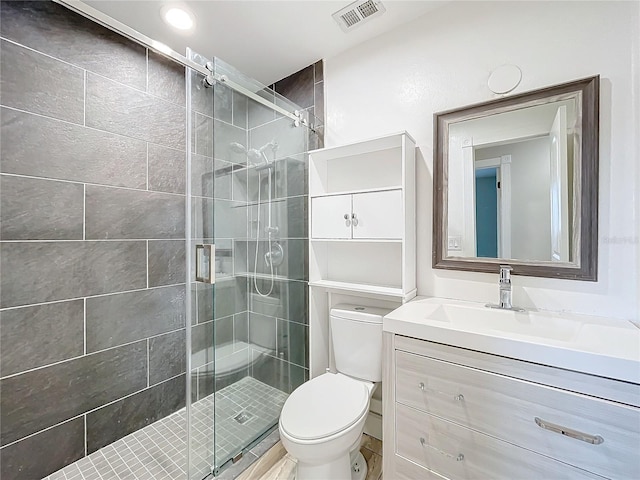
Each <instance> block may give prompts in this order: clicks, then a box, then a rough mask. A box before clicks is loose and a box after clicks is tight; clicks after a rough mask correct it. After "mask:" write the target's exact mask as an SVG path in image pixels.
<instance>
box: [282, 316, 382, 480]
mask: <svg viewBox="0 0 640 480" xmlns="http://www.w3.org/2000/svg"><path fill="white" fill-rule="evenodd" d="M387 313H389V310H386V309H382V308H372V307H364V306H360V305H346V304H344V305H337V306H336V307H334V308H333V309H331V314H330V324H331V338H332V343H333V347H334V349H333V351H334V356H335V363H336V370H337V372H338V373H325V374H323V375H320V376H318V377H315V378H313V379H311V380H310V381H308V382H306V383H303V384H302V385H301V386H299V387H298V388H297V389H296V390H294V391H293V393H291V395H290V396H289V398H288V399H287V401H286V402H285V404H284V407H283V408H282V413H281V414H280V422H279V430H280V439H281V440H282V444H283V445H284V447H285V449H286V450H287V452H289V454H290V455H291V456H292V457H294V458H296V459H297V461H298V463H297V470H296V480H328V479H331V480H360V479H364V477H365V475H366V463H365V462H364V458H363V457H362V454H361V453H359V451H358V450H359V447H360V439H361V437H362V433H363V431H364V424H365V421H366V419H367V415H368V413H369V403H370V400H371V396H372V395H373V391H374V389H375V386H376V383H375V382H379V381H381V380H382V317H383V316H384V315H386V314H387ZM352 466H353V468H352Z"/></svg>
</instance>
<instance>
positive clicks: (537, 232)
mask: <svg viewBox="0 0 640 480" xmlns="http://www.w3.org/2000/svg"><path fill="white" fill-rule="evenodd" d="M598 89H599V77H591V78H587V79H584V80H579V81H576V82H571V83H567V84H563V85H558V86H555V87H549V88H545V89H542V90H537V91H534V92H529V93H524V94H520V95H514V96H512V97H505V98H501V99H498V100H493V101H490V102H486V103H484V104H478V105H473V106H470V107H466V108H461V109H457V110H451V111H448V112H442V113H437V114H436V115H435V133H436V138H435V143H436V145H435V158H434V182H435V189H434V209H435V210H434V251H433V266H434V267H435V268H447V269H458V270H471V271H485V272H497V271H498V264H499V263H509V264H511V265H513V267H514V273H515V274H521V275H534V276H550V277H557V278H575V279H582V280H595V279H596V267H597V190H598V188H597V186H598V178H597V172H598V168H597V167H598V165H597V162H598Z"/></svg>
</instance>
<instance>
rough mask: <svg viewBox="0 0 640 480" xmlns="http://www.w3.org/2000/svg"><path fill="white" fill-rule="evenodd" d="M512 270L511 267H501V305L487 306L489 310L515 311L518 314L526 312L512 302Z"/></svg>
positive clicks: (490, 304)
mask: <svg viewBox="0 0 640 480" xmlns="http://www.w3.org/2000/svg"><path fill="white" fill-rule="evenodd" d="M511 270H513V267H511V266H509V265H500V280H499V282H498V283H499V284H500V303H498V304H497V305H496V304H493V303H489V304H487V307H489V308H501V309H503V310H513V311H516V312H524V309H523V308H520V307H514V306H513V303H512V301H511Z"/></svg>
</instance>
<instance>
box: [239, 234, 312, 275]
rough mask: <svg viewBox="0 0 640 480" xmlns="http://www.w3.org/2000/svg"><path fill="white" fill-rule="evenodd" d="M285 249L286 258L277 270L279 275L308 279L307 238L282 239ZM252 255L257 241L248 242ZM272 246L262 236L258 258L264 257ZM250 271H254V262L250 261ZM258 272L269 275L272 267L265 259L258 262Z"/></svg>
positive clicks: (281, 243) (280, 242)
mask: <svg viewBox="0 0 640 480" xmlns="http://www.w3.org/2000/svg"><path fill="white" fill-rule="evenodd" d="M278 243H279V244H280V245H281V246H282V249H283V251H284V260H283V262H282V264H280V266H278V267H277V268H276V269H275V270H276V274H277V275H281V276H285V277H288V278H290V279H292V280H308V275H309V260H308V258H307V251H308V242H307V240H305V239H290V240H280V241H279V242H278ZM248 248H249V252H250V254H249V255H250V257H249V258H251V256H252V255H254V253H252V252H255V248H256V241H255V240H251V241H249V242H248ZM269 248H270V244H269V242H267V241H265V240H263V239H262V238H261V239H260V241H259V242H258V259H261V258H264V255H265V253H266V252H267V251H268V249H269ZM248 267H249V271H250V272H251V273H254V262H251V261H250V262H249V266H248ZM257 267H258V273H259V274H262V275H269V274H270V268H269V266H268V265H266V264H265V262H264V261H262V262H260V261H259V262H258V265H257Z"/></svg>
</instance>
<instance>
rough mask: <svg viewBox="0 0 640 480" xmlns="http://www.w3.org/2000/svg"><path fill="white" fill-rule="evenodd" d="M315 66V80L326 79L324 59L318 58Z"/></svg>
mask: <svg viewBox="0 0 640 480" xmlns="http://www.w3.org/2000/svg"><path fill="white" fill-rule="evenodd" d="M313 68H314V72H315V73H314V75H315V76H314V78H315V82H316V83H318V82H322V81H323V80H324V60H318V61H317V62H316V63H314V64H313Z"/></svg>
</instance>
